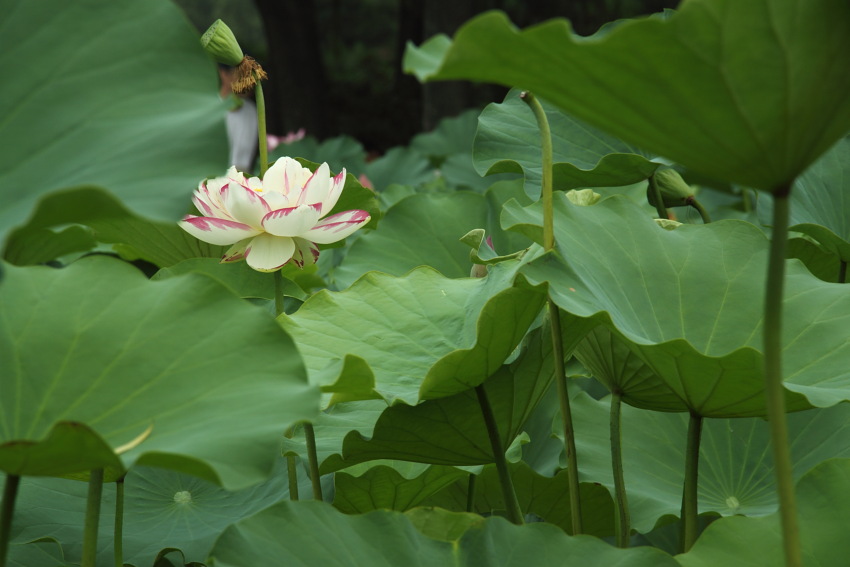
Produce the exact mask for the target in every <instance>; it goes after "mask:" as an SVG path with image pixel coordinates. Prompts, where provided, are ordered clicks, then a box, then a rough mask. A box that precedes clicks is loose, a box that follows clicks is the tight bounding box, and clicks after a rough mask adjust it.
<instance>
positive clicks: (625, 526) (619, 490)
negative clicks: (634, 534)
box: [611, 389, 631, 548]
mask: <svg viewBox="0 0 850 567" xmlns="http://www.w3.org/2000/svg"><path fill="white" fill-rule="evenodd" d="M622 405H623V394H622V392H621V391H620V390H619V389H615V390H614V392H613V395H612V396H611V466H612V468H613V471H614V497H615V498H614V499H615V500H616V504H617V516H616V520H617V522H616V523H617V547H624V548H625V547H629V539H630V537H631V522H630V519H629V500H628V497H627V496H626V480H625V478H624V476H623V446H622V435H621V434H620V409H621V408H622Z"/></svg>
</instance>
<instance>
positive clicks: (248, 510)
mask: <svg viewBox="0 0 850 567" xmlns="http://www.w3.org/2000/svg"><path fill="white" fill-rule="evenodd" d="M302 476H303V477H304V478H303V479H302V480H303V481H304V482H305V483H309V480H308V479H307V478H306V474H303V475H302ZM87 490H88V487H87V485H86V484H85V483H82V482H74V481H69V480H62V479H52V478H25V479H23V480H22V483H21V489H20V496H19V499H18V501H17V513H16V515H15V530H16V537H15V540H16V541H27V540H33V539H39V538H45V537H47V538H51V539H53V540H56V541H58V542H60V543H61V544H62V548H63V550H64V552H65V557H66V558H67V559H68V560H69V561H72V560H76V561H79V558H80V554H81V552H82V545H81V542H82V536H83V525H84V516H85V509H86V494H87ZM288 494H289V490H288V486H287V481H286V465H285V464H284V463H283V459H278V462H277V465H276V466H275V471H274V474H273V475H272V476H271V478H269V480H267V481H265V482H263V483H262V484H260V485H257V486H254V487H251V488H246V489H243V490H239V491H236V492H230V491H227V490H224V489H223V488H220V487H218V486H215V485H213V484H210V483H208V482H206V481H204V480H201V479H199V478H196V477H191V476H187V475H183V474H180V473H176V472H172V471H168V470H164V469H156V468H151V467H134V468H133V469H131V470H130V472H129V473H128V474H127V476H126V478H125V482H124V528H123V529H124V538H123V544H124V561H125V562H126V563H129V564H132V565H138V566H140V567H141V566H143V565H145V566H146V565H151V564H152V563H153V559H154V558H155V557H156V556H157V554H158V553H160V551H161V550H163V549H167V548H170V547H172V548H179V549H181V550H182V552H183V555H184V558H185V561H187V562H188V561H200V562H202V561H204V560H206V557H207V555H208V554H209V550H210V548H211V547H212V544H213V542H214V541H215V538H216V537H218V535H219V534H220V533H221V532H222V531H223V530H224V528H226V527H227V526H229V525H230V524H232V523H234V522H236V521H237V520H240V519H242V518H246V517H248V516H250V515H251V514H254V513H256V512H258V511H259V510H261V509H263V508H265V507H267V506H269V505H271V504H273V503H275V502H278V501H279V500H281V499H284V498H288ZM114 511H115V485H114V484H113V483H109V484H107V485H106V486H105V488H104V494H103V502H102V505H101V519H100V545H99V555H100V560H101V561H102V562H103V564H104V565H106V564H111V563H109V561H110V559H111V558H112V553H113V552H112V537H113V524H114ZM31 565H32V564H31ZM39 565H40V563H39ZM181 565H182V564H181Z"/></svg>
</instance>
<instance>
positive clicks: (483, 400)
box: [475, 384, 524, 525]
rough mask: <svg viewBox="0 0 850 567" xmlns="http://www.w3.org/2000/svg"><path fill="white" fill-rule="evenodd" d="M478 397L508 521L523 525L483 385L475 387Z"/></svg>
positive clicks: (503, 450)
mask: <svg viewBox="0 0 850 567" xmlns="http://www.w3.org/2000/svg"><path fill="white" fill-rule="evenodd" d="M475 393H476V394H477V395H478V405H479V406H481V415H482V416H483V417H484V425H486V426H487V435H488V436H489V437H490V447H491V448H492V449H493V459H494V460H495V462H496V471H497V472H498V473H499V484H500V485H501V486H502V497H503V498H504V500H505V506H506V507H507V510H508V520H510V521H511V522H513V523H514V524H517V525H521V524H523V523H524V522H523V514H522V509H521V508H520V506H519V500H518V499H517V496H516V491H515V490H514V483H513V481H512V480H511V475H510V472H509V471H508V461H507V459H506V458H505V449H504V447H502V439H501V438H500V437H499V428H498V426H497V425H496V417H495V416H494V415H493V408H492V406H491V405H490V399H489V398H488V397H487V391H486V390H484V384H479V385H478V386H476V387H475Z"/></svg>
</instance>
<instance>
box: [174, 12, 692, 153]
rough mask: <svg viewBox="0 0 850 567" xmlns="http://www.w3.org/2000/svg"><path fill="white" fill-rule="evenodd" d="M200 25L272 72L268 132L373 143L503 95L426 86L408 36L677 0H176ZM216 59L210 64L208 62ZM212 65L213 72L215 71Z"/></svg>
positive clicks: (605, 18) (405, 135)
mask: <svg viewBox="0 0 850 567" xmlns="http://www.w3.org/2000/svg"><path fill="white" fill-rule="evenodd" d="M175 1H176V3H177V4H178V5H180V6H181V7H182V8H183V9H184V11H185V12H186V14H187V16H188V17H189V19H190V20H191V22H192V23H193V24H194V25H195V27H197V28H198V30H199V32H200V33H202V32H203V31H204V30H206V28H207V27H208V26H209V25H210V24H211V23H212V22H213V21H215V20H216V19H217V18H221V19H222V20H224V21H225V22H226V23H227V24H228V25H229V26H230V27H231V28H232V29H233V31H234V33H235V34H236V37H237V38H238V39H239V42H240V44H241V46H242V48H243V50H244V51H245V52H246V53H249V54H251V55H252V56H253V57H254V58H256V59H257V60H258V61H260V63H261V64H262V65H263V67H264V68H265V69H266V71H267V72H268V74H269V80H268V81H267V82H266V83H265V94H266V104H267V122H268V131H269V132H270V133H274V134H285V133H287V132H291V131H295V130H298V129H299V128H305V129H306V130H307V133H308V134H309V135H311V136H314V137H316V138H318V139H320V140H321V139H324V138H328V137H333V136H337V135H340V134H348V135H349V136H352V137H354V138H356V139H357V140H359V141H360V142H361V143H363V145H364V146H365V147H366V148H367V149H368V150H370V151H374V152H383V151H384V150H386V149H388V148H390V147H393V146H397V145H404V144H406V143H407V142H408V141H409V139H410V138H411V137H412V136H413V135H414V134H416V133H418V132H422V131H427V130H430V129H432V128H433V127H434V126H435V125H436V123H437V122H438V121H439V120H440V118H443V117H447V116H455V115H457V114H459V113H460V112H461V111H463V110H465V109H467V108H475V107H483V106H484V105H486V104H487V103H490V102H494V101H500V100H501V98H502V97H503V96H504V94H505V93H506V92H507V90H506V89H503V88H501V87H496V86H492V85H478V84H472V83H469V82H465V81H457V82H440V83H433V84H427V85H421V84H420V83H419V82H418V81H417V80H416V79H415V78H413V77H412V76H409V75H405V74H404V73H402V69H401V60H402V56H403V54H404V47H405V44H406V43H407V41H413V42H414V43H416V44H417V45H418V44H421V43H422V42H423V41H424V40H426V39H428V38H430V37H431V36H433V35H436V34H438V33H445V34H449V35H453V34H454V32H455V31H456V30H457V28H458V27H460V26H461V25H462V24H463V23H464V22H466V21H467V20H469V19H470V18H472V17H473V16H475V15H477V14H480V13H481V12H484V11H486V10H492V9H498V10H503V11H505V12H506V13H507V14H508V15H509V16H510V18H511V20H512V21H513V22H514V23H515V24H516V25H517V26H519V27H523V28H524V27H526V26H529V25H533V24H536V23H540V22H542V21H545V20H548V19H551V18H556V17H565V18H567V19H569V20H570V21H571V22H572V24H573V29H574V30H575V31H576V33H578V34H580V35H589V34H592V33H593V32H595V31H596V30H597V29H598V28H599V26H601V25H602V24H604V23H606V22H609V21H612V20H616V19H619V18H626V17H633V16H638V15H645V14H651V13H654V12H659V11H661V10H663V9H664V8H673V7H675V6H676V5H677V4H678V2H677V1H675V0H526V1H524V0H298V1H286V0H175ZM211 68H212V67H211ZM211 72H213V71H211Z"/></svg>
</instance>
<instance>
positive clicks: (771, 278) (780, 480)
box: [764, 183, 803, 567]
mask: <svg viewBox="0 0 850 567" xmlns="http://www.w3.org/2000/svg"><path fill="white" fill-rule="evenodd" d="M790 194H791V184H790V183H789V184H788V185H786V186H784V187H780V188H779V189H778V190H777V191H775V192H774V193H773V234H772V235H771V238H770V259H769V261H768V266H767V283H766V288H765V305H764V379H765V397H766V402H767V419H768V422H769V424H770V441H771V446H772V448H773V461H774V465H775V470H776V488H777V492H778V493H779V515H780V518H781V522H782V541H783V549H784V552H785V564H786V566H787V567H800V566H801V565H802V563H803V560H802V552H801V548H800V530H799V528H798V525H797V504H796V501H795V495H794V480H793V477H792V471H791V451H790V448H789V446H788V425H787V422H786V416H785V392H784V390H783V388H782V294H783V288H784V279H785V247H786V240H787V238H788V216H789V196H790Z"/></svg>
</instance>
